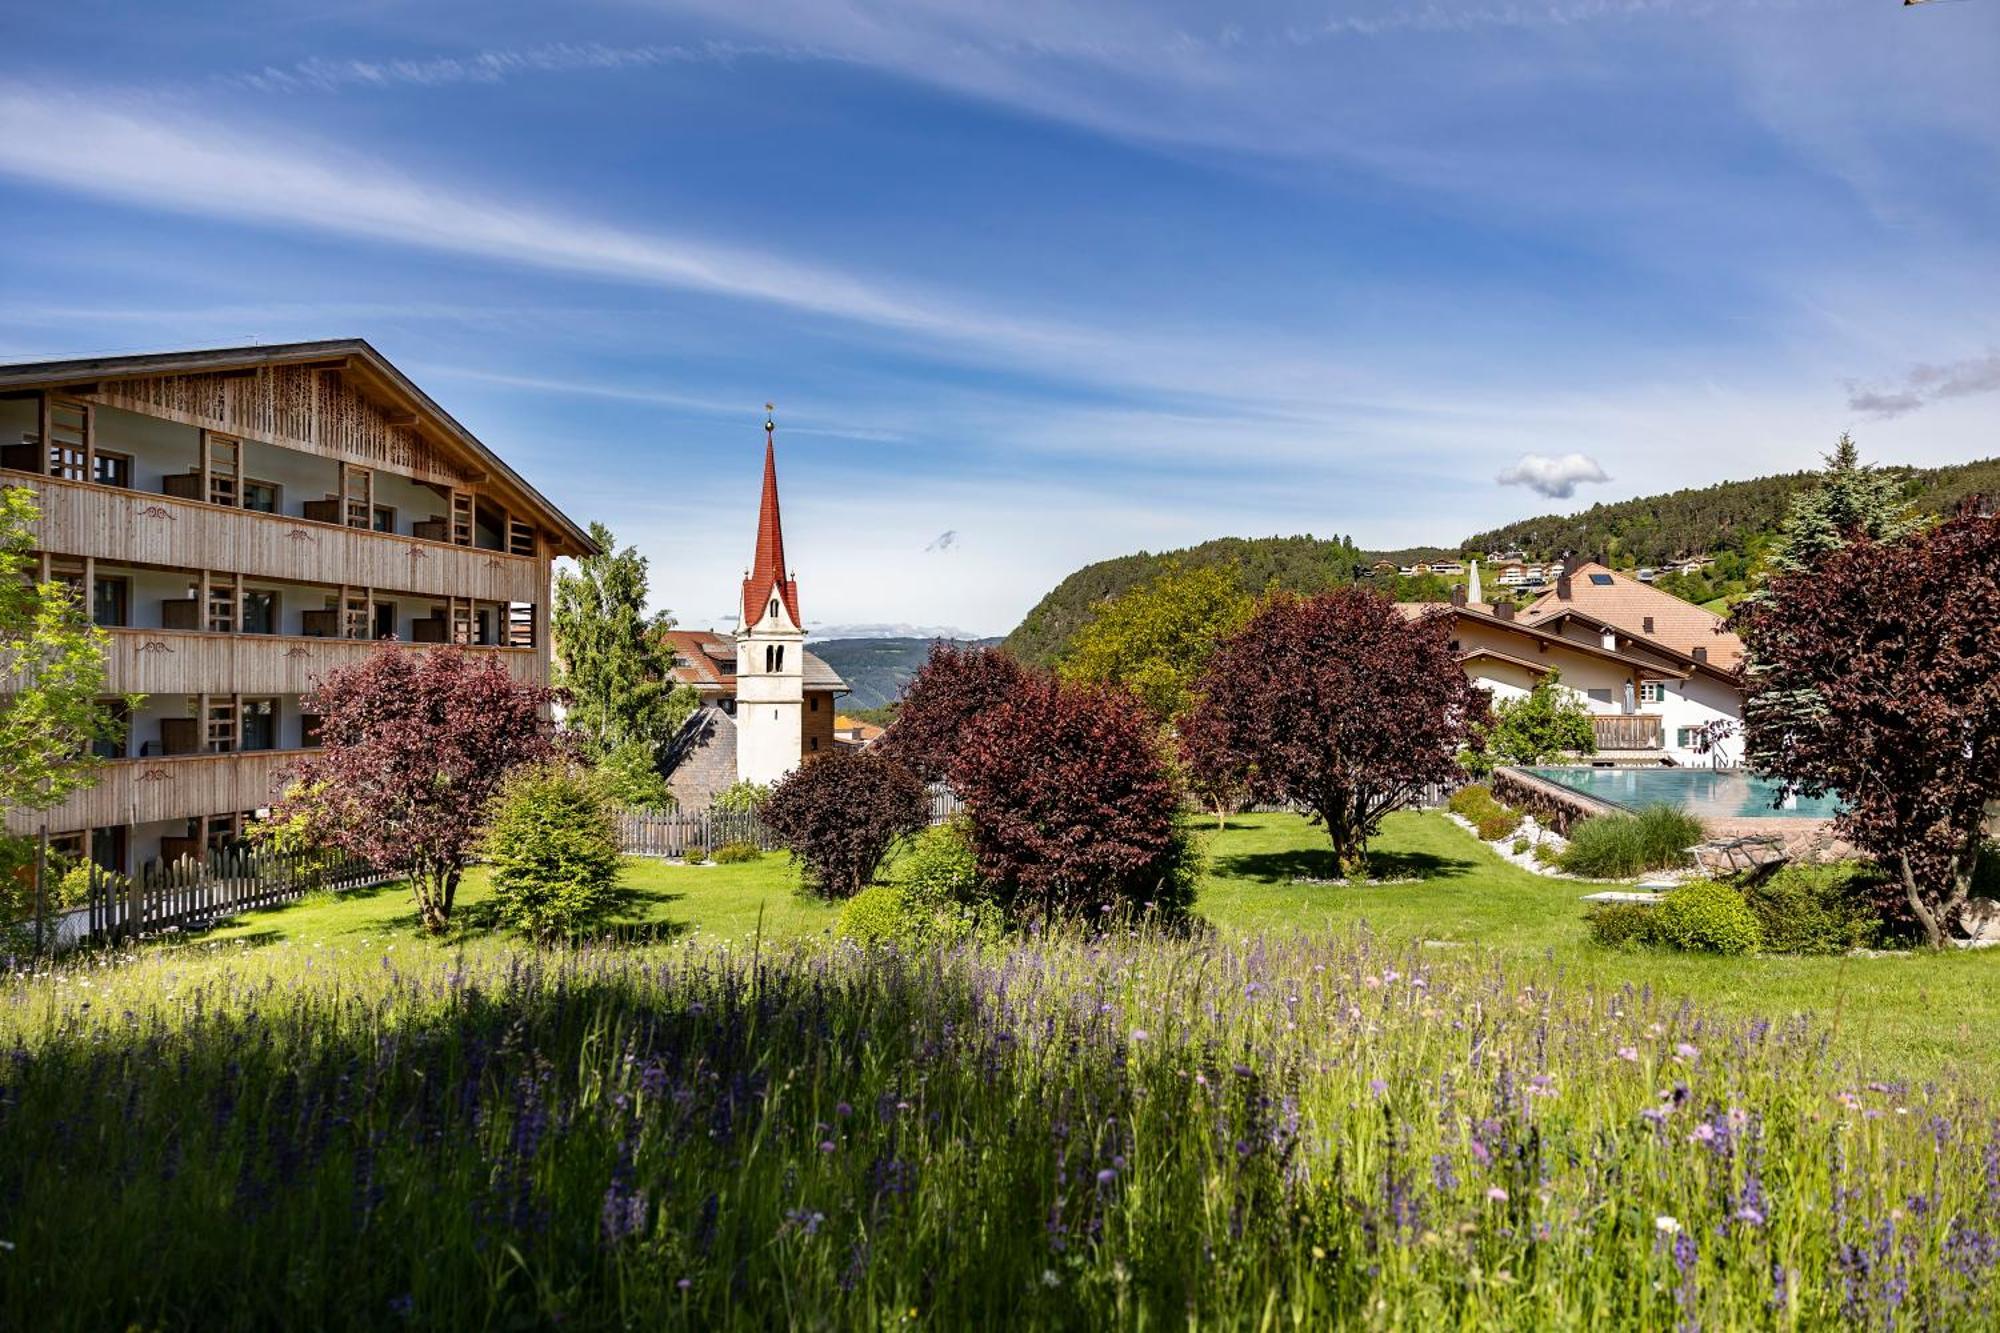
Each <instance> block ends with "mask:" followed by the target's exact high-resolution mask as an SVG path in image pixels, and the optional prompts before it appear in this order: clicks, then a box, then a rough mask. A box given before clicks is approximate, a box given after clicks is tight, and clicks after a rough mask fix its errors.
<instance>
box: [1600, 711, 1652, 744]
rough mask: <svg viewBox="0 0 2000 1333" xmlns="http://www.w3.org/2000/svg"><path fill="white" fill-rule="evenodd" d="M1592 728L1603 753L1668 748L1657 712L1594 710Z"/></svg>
mask: <svg viewBox="0 0 2000 1333" xmlns="http://www.w3.org/2000/svg"><path fill="white" fill-rule="evenodd" d="M1590 729H1591V731H1592V732H1593V733H1595V735H1596V739H1597V750H1598V753H1600V754H1603V753H1605V752H1607V751H1647V752H1652V751H1664V750H1665V749H1666V730H1665V727H1664V726H1663V725H1662V723H1661V720H1660V717H1659V715H1658V714H1657V713H1593V714H1591V718H1590Z"/></svg>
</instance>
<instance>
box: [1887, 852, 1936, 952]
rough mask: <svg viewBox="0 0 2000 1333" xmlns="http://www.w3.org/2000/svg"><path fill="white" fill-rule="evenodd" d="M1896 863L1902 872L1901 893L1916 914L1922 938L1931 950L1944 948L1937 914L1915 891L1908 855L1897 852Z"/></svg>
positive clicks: (1914, 881)
mask: <svg viewBox="0 0 2000 1333" xmlns="http://www.w3.org/2000/svg"><path fill="white" fill-rule="evenodd" d="M1896 861H1897V863H1898V865H1900V866H1901V868H1902V871H1903V892H1904V893H1905V894H1906V895H1907V896H1908V897H1909V900H1910V910H1911V911H1912V912H1915V913H1916V914H1917V920H1918V921H1919V922H1920V923H1922V925H1923V928H1924V938H1925V939H1926V940H1927V941H1928V942H1929V944H1930V946H1931V948H1933V949H1942V948H1944V927H1943V925H1942V924H1941V923H1940V922H1939V920H1938V915H1937V913H1935V912H1933V911H1931V909H1930V907H1929V906H1928V905H1926V904H1925V902H1924V896H1923V894H1922V893H1921V892H1920V891H1919V890H1918V889H1917V876H1916V873H1915V872H1914V871H1912V870H1911V869H1910V856H1909V853H1908V852H1898V853H1897V854H1896Z"/></svg>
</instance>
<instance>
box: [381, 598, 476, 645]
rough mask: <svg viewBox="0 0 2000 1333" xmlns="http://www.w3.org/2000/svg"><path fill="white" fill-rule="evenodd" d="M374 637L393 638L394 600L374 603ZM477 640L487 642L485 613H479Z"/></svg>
mask: <svg viewBox="0 0 2000 1333" xmlns="http://www.w3.org/2000/svg"><path fill="white" fill-rule="evenodd" d="M375 637H376V638H378V639H393V638H395V637H396V604H395V603H394V602H377V603H375ZM479 641H480V642H481V643H486V642H489V640H488V639H487V637H486V613H485V612H484V611H481V612H480V613H479Z"/></svg>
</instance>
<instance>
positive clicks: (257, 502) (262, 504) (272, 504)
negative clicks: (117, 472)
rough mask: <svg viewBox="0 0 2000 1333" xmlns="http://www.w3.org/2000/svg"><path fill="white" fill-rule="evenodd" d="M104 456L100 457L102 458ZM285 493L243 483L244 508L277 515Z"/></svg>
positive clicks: (262, 484)
mask: <svg viewBox="0 0 2000 1333" xmlns="http://www.w3.org/2000/svg"><path fill="white" fill-rule="evenodd" d="M101 456H102V455H100V457H101ZM284 495H285V492H284V490H283V488H282V487H280V486H279V485H278V484H277V483H276V482H272V481H248V480H246V481H245V482H244V483H243V507H244V508H245V509H254V510H256V511H257V512H258V513H260V514H275V513H277V512H279V506H280V504H282V503H283V501H284Z"/></svg>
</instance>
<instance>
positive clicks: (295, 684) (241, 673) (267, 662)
mask: <svg viewBox="0 0 2000 1333" xmlns="http://www.w3.org/2000/svg"><path fill="white" fill-rule="evenodd" d="M105 632H106V633H107V634H109V635H110V636H111V647H110V650H109V652H107V653H106V655H105V657H106V666H107V668H108V670H109V672H110V684H109V688H110V689H111V691H112V692H113V693H116V694H200V693H203V692H207V693H211V694H302V693H304V692H305V691H306V690H308V689H310V688H311V687H312V683H313V681H314V679H315V678H317V677H320V676H323V675H325V674H326V673H327V672H328V671H330V670H332V669H333V668H334V667H338V666H347V665H349V664H351V663H354V662H360V661H363V660H365V659H366V658H367V657H368V656H369V655H370V654H372V653H373V652H374V651H375V650H376V649H378V648H380V647H382V646H383V644H381V643H377V642H373V641H370V640H367V639H314V638H300V637H295V636H292V635H278V634H206V633H198V632H189V631H185V630H164V629H112V630H107V631H105ZM430 646H431V645H428V644H398V645H397V647H399V648H402V649H404V650H407V651H412V652H420V651H423V650H425V649H426V648H428V647H430ZM464 651H466V652H468V653H471V654H472V655H473V656H475V657H492V658H495V659H497V660H498V661H499V662H501V663H502V664H503V665H504V666H505V667H506V668H507V673H508V674H509V675H510V676H512V677H513V678H514V679H515V680H518V681H526V682H529V683H532V684H537V685H540V684H546V683H547V680H548V659H547V658H546V656H545V655H544V654H543V653H542V652H540V651H539V650H537V649H534V648H491V647H468V648H466V649H465V650H464Z"/></svg>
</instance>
